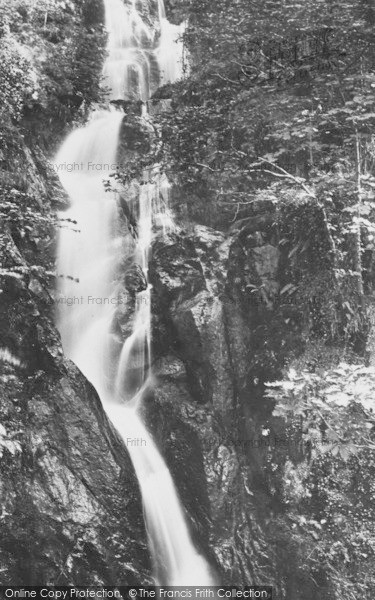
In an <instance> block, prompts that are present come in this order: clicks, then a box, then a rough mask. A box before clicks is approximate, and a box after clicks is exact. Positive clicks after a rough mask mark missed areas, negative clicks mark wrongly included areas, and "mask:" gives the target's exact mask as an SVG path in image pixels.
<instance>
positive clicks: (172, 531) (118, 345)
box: [54, 0, 213, 585]
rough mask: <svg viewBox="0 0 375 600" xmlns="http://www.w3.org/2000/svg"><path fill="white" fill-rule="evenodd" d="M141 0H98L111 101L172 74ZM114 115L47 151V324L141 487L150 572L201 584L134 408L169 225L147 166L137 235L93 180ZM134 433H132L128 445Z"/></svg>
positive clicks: (145, 373) (202, 563)
mask: <svg viewBox="0 0 375 600" xmlns="http://www.w3.org/2000/svg"><path fill="white" fill-rule="evenodd" d="M150 2H155V3H156V6H152V5H150V6H149V8H153V9H154V13H151V14H154V15H155V18H154V21H155V20H156V24H155V23H154V24H153V25H151V23H152V22H153V21H152V20H151V19H149V17H148V16H147V15H145V14H144V12H142V4H141V3H140V4H138V3H137V2H136V0H132V1H129V2H123V1H122V0H105V2H104V4H105V14H106V26H107V29H108V33H109V36H108V56H107V59H106V62H105V65H104V69H103V75H104V81H105V85H106V86H107V87H108V88H109V90H110V92H109V95H110V99H112V100H134V99H138V100H142V101H145V100H147V99H148V98H149V96H150V92H151V91H152V90H153V89H155V88H156V87H157V86H158V85H161V84H162V83H166V82H168V81H174V80H175V79H176V78H178V77H180V76H181V73H182V64H181V63H182V49H181V43H180V42H178V41H177V42H176V39H177V38H178V35H179V33H180V32H181V27H179V26H176V25H172V24H170V23H169V22H168V21H167V19H166V15H165V10H164V5H163V1H162V0H150ZM143 9H144V6H143ZM123 117H124V114H123V112H122V111H121V110H120V109H116V108H114V107H113V106H112V105H109V107H108V109H106V110H100V111H99V110H98V111H95V112H93V114H92V115H91V117H90V119H89V121H88V123H87V125H86V126H85V127H83V128H81V129H78V130H76V131H74V132H73V133H71V134H70V135H69V136H68V137H67V139H66V140H65V141H64V143H63V144H62V147H61V149H60V150H59V152H58V154H57V156H56V157H55V161H54V162H55V164H56V169H58V172H59V176H60V180H61V183H62V185H63V186H64V188H65V190H66V191H67V193H68V194H69V197H70V208H69V209H68V210H67V211H64V212H63V213H61V215H60V216H61V218H62V219H63V221H62V222H63V223H64V226H63V227H62V228H61V234H60V238H59V247H58V260H57V271H58V274H59V279H58V281H59V292H60V298H59V305H58V315H57V324H58V328H59V330H60V333H61V338H62V342H63V346H64V350H65V353H66V355H67V356H69V357H70V358H71V359H72V360H73V361H74V362H75V363H76V364H77V365H78V367H79V368H80V369H81V371H82V372H83V373H84V375H85V376H86V377H87V378H88V379H89V380H90V381H91V382H92V384H93V385H94V386H95V388H96V390H97V392H98V394H99V396H100V398H101V401H102V403H103V407H104V409H105V411H106V413H107V414H108V417H109V418H110V420H111V421H112V423H113V425H114V426H115V428H116V429H117V431H118V432H119V433H120V435H121V437H122V439H123V441H124V443H125V445H126V446H127V448H128V451H129V454H130V457H131V460H132V462H133V465H134V468H135V472H136V475H137V478H138V482H139V486H140V489H141V493H142V500H143V506H144V514H145V521H146V528H147V533H148V538H149V547H150V553H151V557H152V561H153V565H154V575H155V581H156V582H157V583H159V584H161V585H209V584H213V579H212V576H211V574H210V568H209V566H208V563H207V562H206V560H205V559H204V558H203V557H202V556H201V555H200V554H199V553H198V551H197V550H196V548H195V547H194V544H193V542H192V539H191V536H190V532H189V529H188V526H187V522H186V519H185V514H184V510H183V508H182V506H181V503H180V500H179V498H178V494H177V492H176V488H175V486H174V483H173V480H172V478H171V475H170V473H169V470H168V468H167V466H166V464H165V462H164V460H163V458H162V456H161V454H160V452H159V451H158V448H157V446H156V444H155V442H154V440H153V438H152V436H151V434H150V433H149V432H148V430H147V428H146V426H145V424H144V423H143V421H142V418H141V416H140V413H139V409H140V407H141V404H142V396H143V394H144V392H145V390H147V389H148V388H149V387H151V386H152V367H151V365H152V357H151V293H152V289H151V286H150V283H149V280H148V263H149V254H150V248H151V242H152V237H153V230H154V229H155V228H160V227H162V228H163V229H164V230H168V228H169V227H171V226H173V224H172V221H171V218H170V215H169V212H168V210H165V203H166V198H167V196H168V194H167V188H168V182H167V181H166V179H165V178H163V177H161V176H160V175H159V174H157V172H156V173H155V174H154V175H155V176H154V178H153V179H154V181H150V178H148V180H147V181H144V182H140V183H138V184H136V183H135V184H134V186H135V188H136V189H137V203H138V206H137V214H138V221H137V234H138V235H137V236H135V239H133V238H132V237H131V236H126V235H124V227H123V225H122V226H121V223H120V219H119V205H118V194H117V193H116V192H113V191H112V192H109V193H108V192H106V191H105V190H104V186H103V178H104V177H105V175H109V173H110V172H111V170H114V168H115V166H116V159H117V149H118V144H119V136H120V131H121V123H122V120H123ZM134 186H133V187H134ZM133 191H134V190H133ZM123 192H124V193H125V191H124V190H123ZM129 238H130V239H129ZM127 253H131V254H132V256H134V264H136V265H137V266H138V267H137V268H138V269H140V270H141V273H142V276H143V280H144V286H143V289H142V291H140V292H138V293H137V294H136V298H135V311H134V316H133V323H132V330H131V333H130V334H129V335H128V336H127V337H126V339H122V338H121V336H119V334H118V331H116V329H115V328H114V326H113V323H114V319H115V316H116V311H117V310H118V308H119V290H120V289H121V288H120V283H119V273H120V271H121V265H122V264H123V260H124V256H125V257H126V255H127ZM134 439H139V440H142V443H141V444H140V445H134V444H133V443H131V441H132V440H134ZM119 583H121V582H119Z"/></svg>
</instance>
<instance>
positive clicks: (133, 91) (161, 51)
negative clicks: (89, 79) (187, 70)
mask: <svg viewBox="0 0 375 600" xmlns="http://www.w3.org/2000/svg"><path fill="white" fill-rule="evenodd" d="M105 14H106V24H107V29H108V32H109V37H108V46H107V51H108V57H107V60H106V62H105V67H104V83H105V86H106V87H107V88H108V89H109V94H110V99H111V100H135V99H140V100H142V101H146V100H148V99H149V98H150V95H151V94H152V92H153V91H154V90H155V89H156V88H157V87H159V86H160V85H164V84H166V83H170V82H173V81H176V80H177V79H179V78H180V77H181V76H182V73H183V45H182V41H181V34H182V33H183V30H184V25H183V24H182V25H173V24H171V23H169V21H168V20H167V18H166V14H165V8H164V3H163V0H158V6H157V12H156V14H155V15H154V16H152V15H150V14H147V13H146V11H143V12H141V11H140V10H139V9H138V2H136V0H131V1H129V2H123V1H122V0H105Z"/></svg>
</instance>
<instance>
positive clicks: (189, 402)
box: [146, 226, 279, 584]
mask: <svg viewBox="0 0 375 600" xmlns="http://www.w3.org/2000/svg"><path fill="white" fill-rule="evenodd" d="M259 235H260V234H259ZM265 237H266V236H265ZM252 246H253V245H252V244H250V247H249V248H248V252H247V254H246V257H242V261H240V262H239V263H238V262H234V261H238V256H237V255H238V251H239V250H238V249H239V247H243V246H242V243H241V240H240V236H239V234H238V233H234V234H232V235H228V236H225V235H224V234H223V233H221V232H218V231H214V230H212V229H210V228H208V227H204V226H195V227H194V229H193V231H192V232H190V233H189V234H186V233H184V232H180V233H179V234H176V235H173V236H170V238H169V239H168V241H167V242H165V240H164V241H163V242H162V241H161V240H157V241H156V243H155V246H154V252H153V260H152V263H151V280H152V283H153V286H154V292H155V298H154V307H153V312H154V315H155V317H154V319H155V323H154V353H155V356H156V362H155V375H156V378H157V384H156V389H155V395H154V397H153V398H150V399H149V401H148V403H147V408H146V415H147V416H148V420H149V424H150V427H151V428H152V429H153V431H154V434H155V436H156V438H157V439H158V441H159V443H160V445H161V447H162V449H163V450H164V454H165V457H166V459H167V461H168V463H169V466H170V468H171V471H172V473H174V476H175V479H176V482H177V485H178V488H179V491H180V495H181V498H182V500H183V502H184V504H185V506H186V508H187V511H188V514H189V516H190V518H191V521H192V526H193V529H194V531H195V532H196V535H197V540H198V542H200V543H201V544H203V545H204V543H203V542H202V540H206V548H205V550H206V551H209V552H210V551H211V552H212V553H213V560H214V561H215V562H216V564H217V567H218V572H219V573H220V575H219V578H220V579H221V580H222V581H225V582H227V583H228V584H241V583H242V584H244V583H245V582H246V581H260V580H262V581H263V582H264V581H267V582H272V581H274V579H275V575H274V573H272V570H273V569H272V565H271V564H270V561H268V562H267V559H265V560H263V562H262V559H261V555H262V544H263V545H264V546H265V544H266V542H265V536H264V534H263V533H262V532H261V527H260V522H259V514H258V513H260V511H259V508H260V506H261V505H262V504H263V514H264V503H267V502H269V500H267V498H266V496H265V494H264V493H262V491H261V490H260V489H259V486H258V484H257V489H254V477H255V474H256V473H257V472H259V465H260V462H261V459H260V456H258V455H257V451H256V450H255V451H254V450H251V448H250V452H249V449H248V448H246V444H245V439H248V438H254V436H255V437H256V435H257V433H256V427H257V421H256V415H255V414H254V415H251V417H250V418H249V419H246V427H244V422H245V417H246V411H245V408H244V405H245V404H246V406H247V405H248V402H246V401H248V395H249V393H250V391H249V390H250V385H249V364H250V356H249V355H250V353H251V345H252V343H253V342H252V339H251V337H252V323H251V319H250V315H249V314H246V309H245V307H244V305H243V302H244V294H243V291H242V290H241V286H243V285H244V281H245V282H246V281H249V282H251V285H253V286H254V287H255V286H256V285H257V284H259V283H260V284H261V285H262V290H263V295H260V296H259V302H260V303H261V310H265V311H267V310H270V306H271V304H272V299H273V298H274V296H275V294H276V292H277V289H278V283H277V279H278V268H279V251H278V250H277V248H276V247H275V246H274V245H272V244H271V243H270V242H269V241H267V239H265V241H263V240H262V241H261V240H258V243H257V245H254V246H253V247H252ZM241 265H242V266H243V267H246V268H244V269H243V273H242V274H241V268H242V267H241ZM254 312H255V311H254V310H253V311H252V317H253V318H254V317H255V315H254ZM258 434H259V432H258ZM249 455H251V460H249ZM182 474H183V475H182ZM207 541H209V543H208V544H207ZM207 546H209V547H207ZM263 555H264V556H266V553H265V552H264V553H263ZM261 574H262V575H261Z"/></svg>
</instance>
